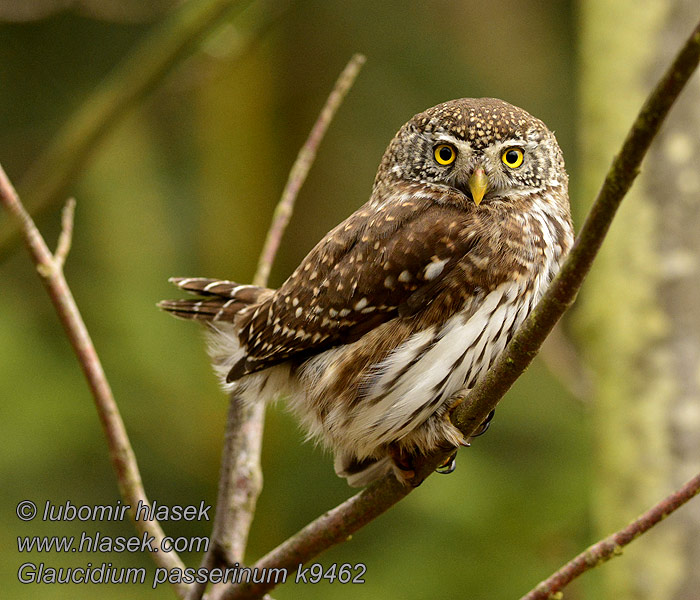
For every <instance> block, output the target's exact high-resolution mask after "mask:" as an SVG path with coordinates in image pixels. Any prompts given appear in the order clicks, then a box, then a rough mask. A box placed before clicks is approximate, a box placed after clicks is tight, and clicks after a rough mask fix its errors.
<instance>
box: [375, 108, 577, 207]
mask: <svg viewBox="0 0 700 600" xmlns="http://www.w3.org/2000/svg"><path fill="white" fill-rule="evenodd" d="M397 179H398V180H401V181H408V182H419V183H424V184H425V183H427V184H437V185H439V186H447V187H449V188H453V189H456V190H459V191H460V192H461V193H463V194H464V195H466V196H468V197H469V198H471V199H472V200H473V201H474V202H475V203H476V204H477V205H478V204H480V203H481V202H482V201H484V202H485V203H489V202H492V201H494V200H497V199H511V198H514V197H517V196H524V195H529V194H534V193H538V192H541V191H543V190H544V189H545V188H547V187H560V188H561V187H562V186H563V190H562V191H563V192H564V193H566V186H567V179H566V171H565V170H564V160H563V157H562V153H561V150H560V149H559V145H558V144H557V141H556V139H555V137H554V134H553V133H552V132H551V131H549V129H547V126H546V125H545V124H544V123H542V121H540V120H539V119H536V118H535V117H533V116H532V115H530V114H529V113H527V112H526V111H524V110H522V109H521V108H518V107H516V106H513V105H512V104H508V103H507V102H503V101H502V100H497V99H495V98H461V99H459V100H452V101H450V102H445V103H443V104H438V105H437V106H434V107H432V108H429V109H428V110H426V111H424V112H422V113H419V114H417V115H416V116H414V117H413V118H412V119H411V120H410V121H409V122H408V123H406V124H405V125H404V126H403V127H402V128H401V129H400V130H399V132H398V133H397V134H396V136H395V138H394V139H393V141H392V143H391V144H390V146H389V148H387V151H386V153H385V154H384V159H383V160H382V165H381V168H380V170H379V173H378V174H377V179H376V181H375V185H382V184H383V183H389V182H391V181H393V182H396V180H397Z"/></svg>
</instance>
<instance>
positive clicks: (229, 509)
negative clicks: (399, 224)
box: [188, 54, 365, 600]
mask: <svg viewBox="0 0 700 600" xmlns="http://www.w3.org/2000/svg"><path fill="white" fill-rule="evenodd" d="M364 62H365V57H364V56H362V55H361V54H355V55H354V56H353V57H352V58H351V59H350V61H349V62H348V64H347V65H346V67H345V69H343V72H342V73H341V74H340V76H339V77H338V80H337V81H336V83H335V85H334V87H333V90H332V91H331V93H330V95H329V96H328V99H327V100H326V103H325V105H324V107H323V109H322V110H321V112H320V114H319V116H318V118H317V120H316V123H315V124H314V126H313V128H312V129H311V133H310V134H309V137H308V138H307V140H306V142H305V143H304V145H303V146H302V148H301V150H300V151H299V154H298V156H297V159H296V161H295V162H294V165H293V166H292V169H291V171H290V173H289V178H288V180H287V183H286V185H285V188H284V190H283V192H282V196H281V198H280V201H279V203H278V204H277V207H276V208H275V211H274V214H273V216H272V223H271V224H270V229H269V231H268V234H267V239H266V241H265V245H264V247H263V250H262V252H261V254H260V260H259V262H258V268H257V272H256V274H255V277H254V278H253V282H254V284H255V285H260V286H264V285H267V280H268V278H269V276H270V269H271V268H272V263H273V262H274V260H275V256H276V255H277V250H278V249H279V244H280V241H281V240H282V236H283V235H284V231H285V229H286V227H287V224H288V223H289V219H290V218H291V215H292V211H293V209H294V203H295V201H296V198H297V195H298V194H299V190H300V189H301V186H302V185H303V184H304V181H305V180H306V176H307V174H308V172H309V169H310V168H311V164H312V163H313V160H314V158H315V156H316V151H317V149H318V146H319V144H320V143H321V140H322V139H323V136H324V135H325V133H326V130H327V129H328V126H329V125H330V123H331V121H332V120H333V117H334V116H335V113H336V112H337V110H338V108H339V107H340V104H341V103H342V101H343V99H344V98H345V96H346V94H347V93H348V91H349V90H350V88H351V87H352V84H353V83H354V81H355V79H356V78H357V75H358V73H359V72H360V68H361V67H362V65H363V64H364ZM229 403H230V405H229V412H228V416H227V419H226V435H225V438H224V447H223V450H222V457H221V472H220V474H219V493H218V497H217V501H216V517H215V519H214V528H213V532H212V543H211V545H210V549H209V551H208V552H207V553H206V554H205V556H204V558H203V560H202V567H205V568H212V567H213V566H215V565H217V564H228V565H233V564H235V563H242V562H243V559H244V554H245V547H246V543H247V540H248V532H249V530H250V525H251V523H252V521H253V516H254V514H255V505H256V502H257V499H258V496H259V495H260V491H261V489H262V470H261V468H260V451H261V447H262V434H263V424H264V417H265V405H264V403H262V402H260V403H257V404H254V405H251V406H247V405H244V404H242V403H241V402H239V401H238V399H237V398H236V397H235V396H232V397H231V399H230V401H229ZM205 589H206V584H195V585H194V586H193V587H192V589H191V591H190V594H189V596H188V600H199V599H200V598H201V597H202V595H203V593H204V591H205Z"/></svg>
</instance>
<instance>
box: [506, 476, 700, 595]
mask: <svg viewBox="0 0 700 600" xmlns="http://www.w3.org/2000/svg"><path fill="white" fill-rule="evenodd" d="M698 493H700V475H696V476H695V477H693V479H691V480H690V481H688V482H687V483H686V484H685V485H684V486H683V487H682V488H681V489H679V490H678V491H676V492H674V493H673V494H671V495H670V496H667V497H666V498H664V499H663V500H662V501H661V502H659V503H658V504H656V505H655V506H653V507H652V508H650V509H649V510H648V511H647V512H645V513H644V514H642V515H640V516H639V517H637V518H636V519H635V520H634V521H632V522H631V523H630V524H629V525H627V527H625V528H624V529H621V530H620V531H618V532H617V533H613V534H612V535H610V536H608V537H606V538H605V539H603V540H600V541H599V542H596V543H595V544H593V545H592V546H591V547H590V548H587V549H586V550H584V551H583V552H581V554H579V555H578V556H577V557H576V558H574V559H572V560H570V561H569V562H568V563H566V564H565V565H564V566H563V567H562V568H561V569H559V570H558V571H557V572H556V573H554V574H552V575H551V576H550V577H548V578H547V579H545V580H544V581H542V582H541V583H539V584H538V585H537V587H536V588H534V589H533V590H532V591H530V592H529V593H527V594H525V595H524V596H523V597H522V598H521V599H520V600H548V599H549V598H552V597H554V594H556V593H557V592H559V591H560V590H562V589H563V588H565V587H566V586H567V585H568V584H569V583H571V582H572V581H573V580H574V579H576V578H577V577H578V576H579V575H582V574H583V573H585V572H586V571H588V570H589V569H592V568H593V567H597V566H598V565H599V564H602V563H604V562H606V561H608V560H610V559H611V558H614V557H615V556H619V555H620V554H622V549H623V548H624V547H625V546H626V545H627V544H629V543H630V542H632V541H634V540H635V539H637V538H638V537H639V536H640V535H642V534H643V533H644V532H646V531H648V530H649V529H651V528H652V527H653V526H654V525H656V524H657V523H659V522H661V521H662V520H664V519H665V518H666V517H667V516H668V515H670V514H671V513H672V512H674V511H676V510H678V509H679V508H680V507H681V506H683V505H684V504H685V503H686V502H688V500H691V499H692V498H694V497H695V496H697V494H698Z"/></svg>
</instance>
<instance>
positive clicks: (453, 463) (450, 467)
mask: <svg viewBox="0 0 700 600" xmlns="http://www.w3.org/2000/svg"><path fill="white" fill-rule="evenodd" d="M456 468H457V453H456V452H455V453H454V454H452V455H451V456H448V457H447V459H446V460H445V462H444V463H442V464H441V465H440V466H439V467H438V468H437V469H435V472H436V473H440V475H449V474H450V473H452V472H453V471H454V470H455V469H456Z"/></svg>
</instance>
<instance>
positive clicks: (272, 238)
mask: <svg viewBox="0 0 700 600" xmlns="http://www.w3.org/2000/svg"><path fill="white" fill-rule="evenodd" d="M365 60H366V59H365V57H364V56H363V55H362V54H355V55H354V56H353V57H352V58H351V59H350V62H348V64H347V66H346V67H345V69H343V72H342V73H341V74H340V76H339V77H338V80H337V81H336V82H335V86H334V87H333V91H332V92H331V93H330V95H329V96H328V100H326V104H325V106H324V107H323V110H321V113H320V114H319V116H318V119H316V123H314V126H313V129H311V133H309V137H308V138H307V140H306V142H305V143H304V145H303V146H302V148H301V150H300V151H299V154H298V155H297V159H296V161H295V162H294V165H293V166H292V169H291V170H290V172H289V178H288V179H287V184H286V185H285V187H284V191H283V192H282V198H281V199H280V201H279V203H278V204H277V207H276V208H275V212H274V214H273V215H272V224H271V225H270V229H269V231H268V233H267V239H266V240H265V245H264V246H263V250H262V252H261V253H260V259H259V261H258V269H257V272H256V274H255V278H254V279H253V283H254V284H255V285H267V280H268V278H269V276H270V269H271V268H272V263H273V261H274V260H275V256H276V255H277V249H278V248H279V245H280V242H281V241H282V236H283V235H284V230H285V229H286V228H287V224H288V223H289V219H290V218H291V216H292V211H293V210H294V202H295V200H296V197H297V195H298V194H299V190H300V189H301V186H302V185H304V181H306V176H307V175H308V173H309V169H310V168H311V165H312V164H313V162H314V159H315V158H316V151H317V150H318V146H319V144H320V143H321V140H322V139H323V136H324V135H325V133H326V130H327V129H328V126H329V125H330V123H331V121H332V120H333V117H334V116H335V113H336V111H337V110H338V107H339V106H340V104H341V103H342V101H343V99H344V98H345V95H346V94H347V93H348V90H350V88H351V87H352V84H353V83H354V82H355V79H356V78H357V75H358V73H359V72H360V69H361V68H362V65H363V64H364V63H365Z"/></svg>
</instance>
